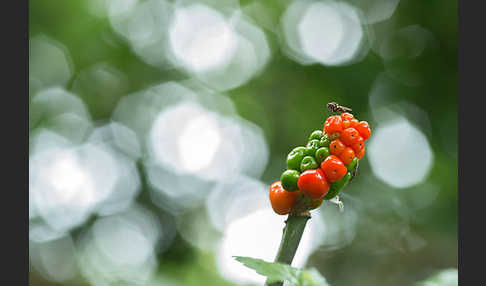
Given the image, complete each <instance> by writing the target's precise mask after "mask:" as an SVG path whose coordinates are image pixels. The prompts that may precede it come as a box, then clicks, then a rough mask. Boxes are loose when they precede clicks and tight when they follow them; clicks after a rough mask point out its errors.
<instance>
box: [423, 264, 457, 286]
mask: <svg viewBox="0 0 486 286" xmlns="http://www.w3.org/2000/svg"><path fill="white" fill-rule="evenodd" d="M458 283H459V282H458V276H457V269H454V268H451V269H446V270H442V271H441V272H439V273H437V274H435V275H433V276H430V277H429V278H427V279H426V280H425V281H422V282H419V283H417V284H415V286H457V285H458Z"/></svg>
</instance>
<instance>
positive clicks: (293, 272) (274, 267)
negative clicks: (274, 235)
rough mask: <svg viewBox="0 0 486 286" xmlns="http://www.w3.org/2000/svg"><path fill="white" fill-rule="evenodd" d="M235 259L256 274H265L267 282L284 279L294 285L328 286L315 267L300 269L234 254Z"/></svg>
mask: <svg viewBox="0 0 486 286" xmlns="http://www.w3.org/2000/svg"><path fill="white" fill-rule="evenodd" d="M235 259H236V260H237V261H239V262H241V263H243V264H244V265H245V266H246V267H249V268H251V269H253V270H255V271H256V272H257V273H258V274H261V275H263V276H266V277H267V278H268V283H273V282H278V281H284V280H285V281H288V282H290V285H295V286H329V284H328V283H327V281H326V279H325V278H324V277H322V275H321V274H320V273H319V271H317V270H316V269H315V268H312V269H310V270H301V269H298V268H294V267H292V266H290V265H287V264H281V263H276V262H266V261H264V260H261V259H256V258H251V257H241V256H235Z"/></svg>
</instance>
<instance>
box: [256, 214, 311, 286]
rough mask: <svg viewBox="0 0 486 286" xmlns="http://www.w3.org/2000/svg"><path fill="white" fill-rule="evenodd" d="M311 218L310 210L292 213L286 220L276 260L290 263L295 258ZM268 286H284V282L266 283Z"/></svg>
mask: <svg viewBox="0 0 486 286" xmlns="http://www.w3.org/2000/svg"><path fill="white" fill-rule="evenodd" d="M309 219H310V214H309V212H307V211H306V212H303V213H290V214H289V216H288V218H287V220H286V221H285V227H284V229H283V234H282V240H281V241H280V246H279V249H278V252H277V257H275V262H279V263H284V264H288V265H290V264H291V263H292V260H293V259H294V256H295V252H296V251H297V247H298V246H299V243H300V239H301V238H302V234H303V233H304V229H305V225H306V223H307V221H308V220H309ZM265 285H267V286H282V285H283V282H282V281H280V282H275V283H272V284H268V283H265Z"/></svg>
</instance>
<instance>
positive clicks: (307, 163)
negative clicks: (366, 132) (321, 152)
mask: <svg viewBox="0 0 486 286" xmlns="http://www.w3.org/2000/svg"><path fill="white" fill-rule="evenodd" d="M317 167H319V165H318V164H317V161H316V159H314V157H312V156H305V157H304V159H302V162H301V163H300V170H301V171H302V172H304V171H305V170H309V169H317Z"/></svg>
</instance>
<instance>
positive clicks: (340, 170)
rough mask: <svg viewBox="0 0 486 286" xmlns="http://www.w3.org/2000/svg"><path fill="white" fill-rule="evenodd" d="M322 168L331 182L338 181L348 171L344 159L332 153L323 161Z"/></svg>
mask: <svg viewBox="0 0 486 286" xmlns="http://www.w3.org/2000/svg"><path fill="white" fill-rule="evenodd" d="M321 169H322V171H323V172H324V174H325V175H326V179H327V180H328V181H329V182H331V183H332V182H335V181H338V180H339V179H341V178H342V177H344V176H345V175H346V173H347V172H348V169H347V168H346V166H345V165H344V163H343V161H341V159H339V158H338V157H336V156H334V155H330V156H328V157H327V158H326V159H325V160H324V161H322V163H321Z"/></svg>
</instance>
